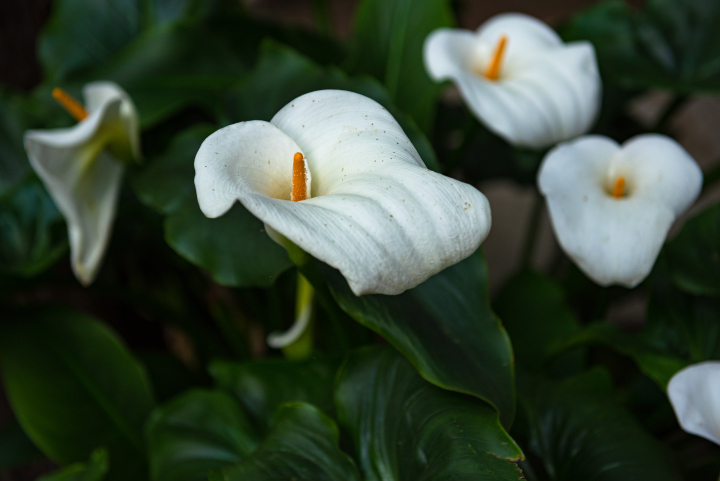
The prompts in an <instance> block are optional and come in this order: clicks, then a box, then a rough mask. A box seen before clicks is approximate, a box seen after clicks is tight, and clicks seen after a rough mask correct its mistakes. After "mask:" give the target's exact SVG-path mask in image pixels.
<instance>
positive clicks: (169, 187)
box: [131, 125, 291, 287]
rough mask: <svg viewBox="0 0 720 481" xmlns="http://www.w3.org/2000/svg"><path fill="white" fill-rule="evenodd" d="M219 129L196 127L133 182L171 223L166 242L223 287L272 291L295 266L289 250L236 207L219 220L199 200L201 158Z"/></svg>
mask: <svg viewBox="0 0 720 481" xmlns="http://www.w3.org/2000/svg"><path fill="white" fill-rule="evenodd" d="M212 131H213V128H212V127H210V126H207V125H199V126H195V127H192V128H190V129H188V130H186V131H183V132H181V133H180V134H178V135H177V136H176V137H175V138H174V139H173V141H172V143H171V144H170V147H169V148H168V150H167V151H166V152H165V153H164V154H163V155H162V156H160V157H158V158H156V159H154V160H152V161H151V162H149V163H148V165H146V166H145V167H144V168H143V169H142V170H141V171H139V173H137V174H135V175H134V176H133V177H132V181H131V184H132V186H133V188H134V189H135V192H136V193H137V195H138V197H140V199H141V200H142V201H143V202H144V203H146V204H148V205H150V206H151V207H153V208H155V209H156V210H157V211H158V212H160V213H161V214H164V215H166V216H167V217H166V218H165V238H166V240H167V242H168V244H170V246H171V247H172V248H173V249H175V251H176V252H177V253H178V254H180V255H181V256H182V257H184V258H185V259H187V260H188V261H190V262H192V263H193V264H195V265H197V266H198V267H202V268H203V269H206V270H207V271H209V272H210V274H211V276H212V278H213V280H215V282H217V283H219V284H223V285H228V286H235V287H248V286H259V287H268V286H271V285H272V284H273V283H274V279H276V278H277V277H278V276H279V275H280V274H281V273H282V272H283V271H285V270H286V269H288V268H289V267H290V266H291V263H290V259H289V258H288V256H287V252H286V251H285V249H283V248H282V247H280V246H279V245H277V244H276V243H275V242H273V241H272V240H271V239H270V237H268V235H267V234H266V233H265V232H264V226H263V223H262V222H261V221H259V220H258V219H257V218H255V217H254V216H253V215H252V214H250V213H249V212H248V211H247V210H246V209H245V208H244V207H243V206H242V205H240V204H236V205H235V206H234V207H233V208H232V209H231V210H230V211H229V212H228V213H226V214H225V215H223V216H222V217H220V218H217V219H208V218H207V217H205V215H204V214H203V213H202V212H201V211H200V207H199V206H198V202H197V196H196V194H195V184H194V181H193V179H194V176H195V168H194V166H193V163H194V160H195V154H196V153H197V151H198V149H199V148H200V145H201V144H202V142H203V141H204V140H205V138H207V136H208V135H210V134H211V133H212Z"/></svg>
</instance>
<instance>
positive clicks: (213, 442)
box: [146, 390, 258, 481]
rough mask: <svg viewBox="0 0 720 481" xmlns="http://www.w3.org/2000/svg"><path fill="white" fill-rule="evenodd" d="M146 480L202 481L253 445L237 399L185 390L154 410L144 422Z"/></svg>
mask: <svg viewBox="0 0 720 481" xmlns="http://www.w3.org/2000/svg"><path fill="white" fill-rule="evenodd" d="M146 435H147V441H148V453H149V458H150V479H152V481H202V480H205V479H207V476H208V472H209V471H210V470H211V469H219V468H222V467H225V466H229V465H233V464H236V463H238V462H239V461H240V460H242V459H243V458H244V457H246V456H247V455H248V454H250V453H251V452H253V451H254V450H255V449H256V448H257V444H258V440H257V437H256V434H255V431H254V429H253V428H252V426H251V425H250V424H249V422H248V419H247V418H246V416H245V414H244V413H243V412H242V410H241V409H240V406H239V405H238V404H237V402H236V401H235V400H234V399H233V398H232V397H230V396H229V395H227V394H225V393H223V392H221V391H205V390H194V391H188V392H186V393H185V394H183V395H182V396H180V397H178V398H176V399H174V400H173V401H171V402H169V403H168V404H166V405H164V406H161V407H159V408H157V409H156V410H155V411H154V412H153V413H152V415H151V416H150V419H149V421H148V424H147V429H146Z"/></svg>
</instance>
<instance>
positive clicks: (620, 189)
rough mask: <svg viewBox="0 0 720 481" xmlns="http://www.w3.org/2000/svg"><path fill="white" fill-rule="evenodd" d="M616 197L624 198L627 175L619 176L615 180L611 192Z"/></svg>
mask: <svg viewBox="0 0 720 481" xmlns="http://www.w3.org/2000/svg"><path fill="white" fill-rule="evenodd" d="M610 194H611V195H612V196H613V198H615V199H622V198H623V197H625V177H622V176H621V177H618V178H617V180H615V185H614V186H613V189H612V192H611V193H610Z"/></svg>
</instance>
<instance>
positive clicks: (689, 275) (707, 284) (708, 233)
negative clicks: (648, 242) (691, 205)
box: [664, 204, 720, 296]
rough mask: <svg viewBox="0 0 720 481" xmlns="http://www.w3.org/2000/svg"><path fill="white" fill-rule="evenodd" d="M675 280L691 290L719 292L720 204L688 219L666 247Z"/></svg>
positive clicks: (679, 284) (670, 268)
mask: <svg viewBox="0 0 720 481" xmlns="http://www.w3.org/2000/svg"><path fill="white" fill-rule="evenodd" d="M664 259H665V260H666V261H667V268H668V270H669V271H670V275H671V277H672V279H673V281H674V282H675V283H676V284H677V285H678V286H679V287H680V288H681V289H683V290H685V291H687V292H689V293H691V294H699V295H713V296H716V295H720V204H715V205H713V206H712V207H710V208H708V209H705V210H704V211H703V212H702V213H700V214H699V215H697V216H696V217H694V218H692V219H690V220H689V221H687V223H686V224H685V225H684V226H683V229H682V231H680V234H678V236H677V237H675V238H674V239H673V240H671V241H670V242H668V243H667V244H666V245H665V248H664Z"/></svg>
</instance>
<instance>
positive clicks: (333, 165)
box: [195, 90, 490, 295]
mask: <svg viewBox="0 0 720 481" xmlns="http://www.w3.org/2000/svg"><path fill="white" fill-rule="evenodd" d="M293 172H294V174H293ZM310 174H312V180H310ZM293 180H295V182H293ZM305 184H307V185H306V186H305ZM195 186H196V189H197V194H198V201H199V203H200V208H201V209H202V211H203V212H204V213H205V215H206V216H208V217H218V216H221V215H223V214H224V213H225V212H226V211H227V210H228V209H230V207H231V206H232V204H233V203H234V202H235V201H236V200H237V201H240V202H241V203H242V204H243V205H244V206H245V208H247V209H248V210H249V211H250V212H252V213H253V214H254V215H255V216H257V217H258V218H259V219H260V220H262V221H263V222H265V224H266V226H268V227H269V228H270V229H268V231H269V232H270V233H272V232H273V231H277V233H279V234H281V235H282V236H284V237H285V238H287V239H289V240H290V241H291V242H293V243H294V244H296V245H297V246H299V247H300V248H301V249H302V250H304V251H305V252H307V253H309V254H311V255H312V256H314V257H316V258H317V259H319V260H321V261H323V262H326V263H327V264H329V265H331V266H333V267H335V268H337V269H339V270H340V272H341V273H342V274H343V275H344V276H345V278H346V279H347V281H348V283H349V285H350V288H351V289H352V290H353V292H354V293H355V294H356V295H362V294H368V293H380V294H399V293H401V292H403V291H405V290H406V289H410V288H412V287H415V286H416V285H418V284H419V283H421V282H423V281H424V280H426V279H427V278H428V277H430V276H432V275H433V274H435V273H437V272H439V271H441V270H442V269H444V268H446V267H448V266H450V265H453V264H455V263H457V262H459V261H460V260H462V259H464V258H465V257H467V256H469V255H470V254H472V253H473V252H474V251H475V250H476V249H477V248H478V246H479V245H480V243H481V242H482V241H483V240H484V239H485V237H486V236H487V233H488V231H489V229H490V207H489V204H488V202H487V199H486V198H485V196H483V195H482V194H481V193H480V192H479V191H477V190H476V189H475V188H473V187H471V186H469V185H467V184H464V183H462V182H458V181H457V180H453V179H450V178H448V177H444V176H442V175H440V174H437V173H435V172H432V171H430V170H428V169H427V168H426V167H425V165H424V164H423V162H422V160H421V159H420V156H419V155H418V153H417V151H416V150H415V148H414V147H413V145H412V143H411V142H410V140H409V139H408V138H407V136H406V135H405V133H404V132H403V131H402V129H401V128H400V125H398V123H397V122H396V121H395V119H394V118H393V117H392V115H390V114H389V113H388V111H387V110H386V109H385V108H383V107H382V106H380V105H379V104H378V103H376V102H375V101H373V100H371V99H369V98H367V97H364V96H362V95H358V94H355V93H351V92H345V91H339V90H322V91H318V92H312V93H308V94H305V95H303V96H301V97H298V98H297V99H295V100H293V101H292V102H290V103H289V104H288V105H286V106H285V107H283V109H281V110H280V111H279V112H278V113H277V114H276V115H275V117H273V119H272V120H271V121H270V122H262V121H251V122H241V123H238V124H234V125H230V126H228V127H225V128H223V129H221V130H218V131H217V132H215V133H214V134H213V135H211V136H210V137H208V138H207V139H206V140H205V142H204V143H203V144H202V146H201V147H200V150H199V152H198V153H197V156H196V157H195ZM301 186H302V187H306V188H305V189H303V188H302V187H301ZM302 190H305V196H306V200H302V198H296V197H295V194H294V193H295V192H298V193H301V192H300V191H302ZM311 191H312V195H313V196H314V197H311V196H310V194H311ZM291 192H293V200H298V202H291V201H290V199H291ZM274 239H276V240H277V236H275V237H274Z"/></svg>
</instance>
